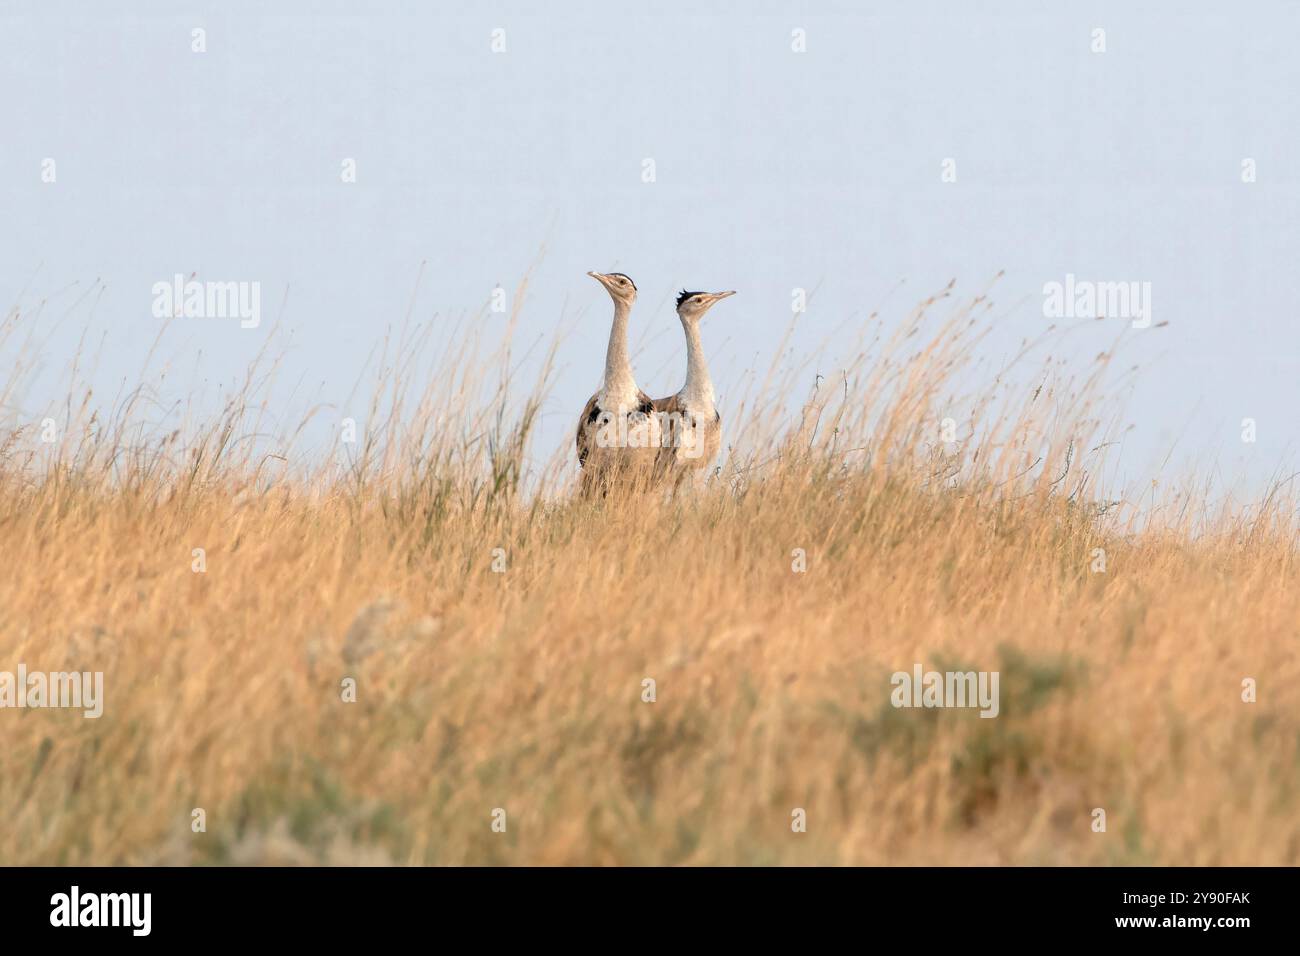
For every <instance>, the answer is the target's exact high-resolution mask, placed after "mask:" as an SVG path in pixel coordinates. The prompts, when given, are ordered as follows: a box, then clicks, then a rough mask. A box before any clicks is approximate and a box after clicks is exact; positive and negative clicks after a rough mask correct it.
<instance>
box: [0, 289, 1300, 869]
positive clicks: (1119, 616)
mask: <svg viewBox="0 0 1300 956" xmlns="http://www.w3.org/2000/svg"><path fill="white" fill-rule="evenodd" d="M949 301H951V300H950V299H948V298H947V295H946V294H945V295H944V296H940V297H937V299H936V300H931V301H929V302H927V303H923V305H922V306H921V307H920V308H918V310H917V311H916V312H915V313H914V314H913V315H912V316H910V317H909V318H908V319H907V320H906V321H905V322H903V323H902V324H901V325H900V327H899V328H898V329H897V330H893V332H892V333H891V334H889V335H886V336H883V337H877V338H872V337H871V336H870V335H868V336H867V337H866V340H865V341H864V344H863V349H862V351H861V354H860V355H859V356H858V357H857V358H856V359H855V360H854V361H852V362H850V363H848V368H847V369H846V370H845V372H844V374H843V376H842V377H840V378H836V379H834V380H828V379H822V380H819V381H818V382H817V383H816V385H815V387H814V388H813V389H812V390H811V392H810V393H809V398H808V400H807V401H806V402H805V403H802V404H803V408H802V412H801V414H795V415H794V416H793V421H787V419H786V418H785V417H784V416H782V414H780V411H779V409H780V408H781V407H782V401H783V400H784V401H785V403H786V404H788V398H786V397H787V396H788V395H790V394H791V388H792V384H791V383H792V382H797V381H803V382H805V383H806V382H807V380H809V379H811V375H808V374H806V371H805V370H803V369H795V370H792V371H790V372H789V373H788V377H786V378H782V376H781V375H778V374H776V373H775V372H774V373H773V374H772V375H771V376H769V378H768V380H767V381H765V382H763V383H761V384H760V385H759V386H758V387H757V391H756V394H754V395H753V396H746V397H745V400H744V402H743V404H742V405H741V406H740V407H739V408H738V410H736V411H733V412H732V413H731V414H730V416H729V419H728V421H727V422H726V428H727V432H728V435H727V438H726V439H725V442H724V448H725V447H726V445H728V444H730V445H731V446H732V451H731V453H730V455H728V456H726V457H725V459H724V461H723V462H722V463H721V465H722V467H721V471H720V473H719V474H718V475H717V476H716V478H715V479H714V480H713V481H712V482H711V483H710V484H709V486H708V487H707V488H705V489H703V490H701V491H699V492H697V493H693V494H689V495H684V496H680V497H678V498H676V499H673V500H669V499H664V498H661V497H660V496H656V495H649V496H643V497H639V498H636V499H633V500H616V499H611V500H609V501H605V502H600V501H582V500H578V499H576V498H575V497H574V496H573V495H572V493H571V492H572V485H573V474H572V472H573V465H572V462H571V461H567V460H566V455H571V450H569V449H562V450H561V451H560V452H558V453H557V456H556V457H555V459H553V460H552V461H551V462H550V463H549V464H548V465H547V466H546V467H536V466H531V465H530V464H529V463H530V462H531V460H532V459H530V458H529V457H528V452H527V449H528V446H529V436H530V431H531V429H532V427H533V421H534V419H535V416H536V414H537V409H538V408H539V407H540V403H541V401H542V397H543V396H544V394H545V392H546V388H547V385H546V380H545V378H543V380H542V381H541V382H540V383H538V385H537V386H536V387H535V388H531V389H529V390H528V391H527V393H526V394H525V395H524V396H523V397H522V398H521V399H518V400H515V399H514V398H513V397H512V393H511V391H510V389H509V387H508V386H509V385H510V381H509V380H510V378H511V372H510V370H511V369H512V368H513V367H514V366H512V364H511V362H512V359H511V357H510V353H509V348H508V346H505V347H503V348H502V350H501V351H498V352H489V354H487V355H486V356H485V357H482V358H480V357H479V352H478V351H477V350H476V347H475V346H473V345H472V344H471V345H466V346H465V347H462V348H457V349H448V350H447V351H448V353H449V354H452V353H454V355H453V358H452V359H448V360H447V362H446V364H442V365H437V364H435V365H433V366H432V367H430V368H423V367H422V366H421V364H420V363H421V362H422V356H423V355H424V354H425V352H424V350H423V347H422V346H421V345H420V344H419V342H416V341H414V340H412V339H408V340H406V341H402V342H398V343H396V345H395V347H394V348H393V349H391V351H392V353H393V354H394V355H395V356H396V357H397V360H395V361H394V362H393V363H392V365H391V367H390V366H384V368H385V369H387V371H388V377H387V378H386V380H385V384H384V386H383V388H382V389H381V397H380V398H379V399H378V400H377V404H376V405H375V407H374V408H373V409H372V413H371V416H370V418H369V419H368V421H370V422H377V423H381V424H380V425H376V426H372V427H371V428H369V429H367V428H366V427H365V425H364V423H363V425H362V426H361V432H362V433H361V436H360V438H359V441H358V445H357V446H355V447H353V448H349V449H347V450H346V452H347V455H348V456H349V457H348V459H347V463H346V464H345V465H339V464H338V463H337V462H338V459H337V457H335V458H334V459H333V463H331V462H330V461H325V462H323V463H319V464H317V465H308V464H305V462H306V461H307V460H308V458H309V457H310V456H307V455H306V454H305V453H304V454H301V455H300V454H299V453H298V452H297V451H295V444H294V435H293V434H291V435H289V436H287V437H285V436H280V437H278V438H276V439H275V440H274V443H275V448H274V449H273V451H274V452H275V454H276V455H278V456H279V457H276V458H267V457H266V449H265V448H263V447H261V446H259V445H258V444H257V443H256V442H253V441H251V440H242V439H243V438H244V436H247V435H253V434H257V433H259V432H260V431H261V429H260V428H259V419H260V418H261V417H262V415H263V414H265V412H266V408H265V405H264V404H259V403H258V401H257V400H256V399H254V398H253V397H252V396H253V395H254V394H255V392H256V390H257V388H258V387H260V384H259V383H261V382H262V379H261V378H259V375H258V374H250V386H249V388H248V389H246V390H245V392H244V393H243V394H241V395H239V396H237V397H236V398H234V399H232V400H231V404H230V405H229V406H228V407H227V408H226V411H225V413H224V414H223V415H222V416H221V417H220V419H219V420H218V421H216V422H215V423H214V424H212V425H211V426H210V427H206V428H193V429H182V430H181V431H180V432H179V433H175V434H173V433H172V432H171V431H168V430H167V429H161V430H157V429H155V430H153V431H151V428H150V426H149V425H147V424H146V422H148V421H149V420H150V415H149V414H146V413H144V412H143V411H142V409H144V408H145V407H146V406H147V405H148V402H146V401H144V400H143V399H142V398H141V396H143V395H146V394H147V392H143V391H142V392H137V393H133V395H132V396H129V397H128V398H127V399H125V400H124V401H123V402H121V403H119V405H118V406H117V408H116V409H115V410H114V412H113V413H112V414H111V415H109V416H107V417H106V418H105V419H104V420H103V421H101V420H100V418H99V417H98V416H94V415H93V413H92V412H90V411H89V409H90V408H91V407H92V404H93V403H91V402H89V401H83V402H81V403H79V404H78V405H77V406H76V408H77V409H80V411H75V410H74V411H68V410H67V409H65V414H63V415H62V416H61V417H60V418H59V421H60V436H61V437H60V440H59V442H58V443H57V445H54V446H50V445H42V444H40V443H39V441H38V440H37V438H36V436H35V434H34V430H35V428H36V427H37V426H36V425H35V424H32V423H31V422H26V423H22V422H14V423H12V424H11V426H9V427H6V428H5V429H3V430H0V545H2V546H0V568H2V569H3V571H2V573H0V609H2V611H0V670H11V671H12V670H14V669H16V667H17V665H18V664H19V663H20V662H22V663H25V664H26V665H27V666H28V668H30V669H37V668H41V669H47V670H49V669H52V670H83V669H84V670H102V671H103V672H104V675H105V698H106V699H105V713H104V716H103V717H102V718H100V719H98V720H94V719H84V718H83V717H81V715H80V713H79V712H75V713H74V712H69V711H60V710H21V711H20V710H0V732H3V735H4V742H5V746H4V747H3V748H2V749H0V819H3V820H4V826H3V827H0V863H5V864H41V863H44V864H87V863H91V864H149V863H163V864H184V863H273V862H304V863H340V864H348V863H373V862H392V863H398V864H467V863H468V864H773V863H786V864H814V863H830V864H1067V863H1078V864H1143V863H1152V864H1295V863H1297V862H1300V814H1297V813H1296V811H1295V807H1296V805H1297V798H1298V797H1300V690H1298V688H1300V662H1298V661H1297V655H1296V652H1295V648H1296V636H1297V629H1298V627H1300V624H1298V622H1300V599H1297V591H1296V583H1297V562H1296V558H1297V537H1296V527H1295V522H1294V516H1295V513H1296V512H1295V504H1294V498H1292V497H1289V496H1287V495H1285V494H1284V493H1283V492H1284V491H1285V489H1284V488H1283V489H1280V490H1278V491H1277V492H1276V493H1274V494H1273V495H1271V496H1270V498H1269V499H1268V500H1267V501H1266V502H1264V503H1262V504H1261V505H1260V506H1258V507H1256V508H1253V509H1250V510H1249V511H1236V512H1234V511H1229V510H1220V511H1211V510H1210V509H1209V508H1208V506H1206V505H1205V503H1204V502H1203V501H1199V500H1197V499H1195V497H1194V496H1183V497H1180V496H1177V495H1170V496H1168V497H1166V498H1164V499H1163V500H1162V501H1161V502H1159V503H1158V504H1157V506H1154V507H1147V508H1145V509H1144V510H1143V511H1142V512H1140V513H1139V512H1137V511H1135V510H1134V509H1133V508H1131V507H1125V506H1123V505H1115V504H1113V503H1110V499H1109V498H1104V497H1103V495H1102V491H1103V489H1101V488H1100V487H1099V480H1098V478H1097V476H1098V475H1100V474H1101V473H1102V471H1103V470H1104V461H1103V459H1104V456H1105V454H1106V448H1105V447H1104V446H1105V442H1104V441H1103V440H1102V439H1103V438H1104V437H1105V435H1104V434H1100V433H1099V429H1100V432H1105V431H1106V428H1105V427H1103V426H1105V425H1106V423H1107V422H1108V421H1109V416H1108V414H1102V413H1101V411H1100V409H1099V407H1098V405H1097V403H1096V402H1095V401H1093V400H1092V399H1091V398H1090V396H1092V395H1094V394H1095V391H1096V390H1095V387H1094V385H1095V382H1096V381H1097V380H1098V378H1097V376H1098V375H1099V374H1100V370H1101V368H1103V367H1104V366H1105V364H1106V362H1107V361H1108V360H1109V355H1107V356H1103V357H1102V358H1101V360H1100V361H1099V363H1098V366H1099V367H1098V369H1097V370H1091V371H1089V372H1088V373H1087V374H1086V375H1085V377H1084V378H1083V380H1082V381H1081V383H1080V384H1078V385H1077V386H1075V385H1073V384H1071V383H1070V382H1063V381H1061V380H1060V378H1059V376H1058V374H1057V371H1054V370H1059V365H1057V364H1055V363H1049V364H1048V365H1046V366H1044V375H1042V376H1040V375H1034V376H1031V377H1029V382H1028V385H1027V386H1026V387H1025V388H1024V389H1023V390H1018V389H1014V388H1010V387H1009V386H1007V385H1006V377H1005V376H1002V375H996V376H993V381H994V384H993V385H992V386H990V388H989V389H988V390H987V391H985V392H982V393H979V394H972V395H966V396H964V397H963V396H960V395H954V394H952V387H953V382H954V381H955V380H956V375H957V371H958V370H959V369H960V368H961V367H962V365H963V363H964V362H966V356H968V355H970V354H972V353H971V345H972V343H974V342H976V341H978V338H979V335H980V334H981V332H980V330H981V329H982V328H983V325H982V321H983V320H982V319H981V318H980V317H981V316H983V315H985V314H987V313H986V312H985V309H986V303H984V301H983V299H982V298H977V299H975V300H972V301H970V302H967V303H963V304H961V305H959V306H957V307H956V308H955V309H954V310H953V311H952V312H951V313H950V314H949V315H948V316H947V318H946V319H945V320H944V321H942V323H941V324H940V325H939V326H938V328H937V329H935V330H933V331H931V332H929V333H926V332H925V328H926V326H925V321H926V317H927V316H928V315H930V314H931V313H932V312H933V311H934V309H935V308H937V307H939V306H945V305H946V304H947V303H948V302H949ZM19 321H20V319H19V317H18V316H17V315H16V314H14V315H11V316H10V318H9V320H8V323H7V325H8V326H9V330H8V331H9V332H10V333H12V329H13V327H14V326H15V325H16V324H17V323H19ZM876 326H877V320H873V322H872V324H871V328H875V327H876ZM927 336H928V337H927ZM416 338H418V336H416ZM465 338H467V339H471V340H472V339H473V338H474V336H473V335H469V334H468V333H467V334H466V336H465ZM3 341H4V335H3V334H0V344H2V343H3ZM467 356H471V358H467ZM490 369H499V370H501V374H500V375H499V376H498V377H497V378H495V379H493V378H492V377H491V376H488V375H486V374H485V373H486V371H487V370H490ZM968 370H969V369H968ZM411 382H421V383H425V382H427V383H428V384H427V387H422V388H421V389H419V390H418V391H417V392H416V393H415V394H411V395H408V388H407V385H408V384H409V383H411ZM492 382H494V383H495V384H489V383H492ZM9 391H12V389H10V390H9ZM572 404H573V406H574V408H573V414H574V415H575V416H576V415H577V412H578V409H579V407H580V405H581V398H577V399H576V400H575V401H574V402H573V403H572ZM797 404H798V403H797ZM69 407H70V408H71V406H69ZM949 408H951V409H961V411H960V413H959V415H958V420H959V421H960V422H961V426H960V429H959V431H960V435H959V438H958V441H957V442H955V443H948V444H944V443H941V442H937V441H936V440H935V438H934V435H935V428H936V427H937V423H938V420H939V418H940V417H942V415H943V414H944V410H945V409H949ZM285 459H287V461H285ZM295 466H298V467H296V468H295ZM530 483H531V485H532V486H531V487H530V486H529V485H530ZM1146 504H1147V505H1150V504H1151V503H1150V502H1149V501H1148V502H1146ZM195 548H202V549H204V551H205V560H206V571H205V572H203V573H196V572H195V571H194V570H192V565H193V562H194V560H195V559H194V557H193V549H195ZM494 549H501V550H500V551H499V552H496V551H494ZM795 549H803V550H804V552H805V553H806V565H807V570H806V571H805V572H803V573H797V572H796V571H794V570H792V564H793V562H794V560H795V558H794V555H793V552H794V551H795ZM1096 549H1104V552H1105V564H1106V569H1105V571H1104V572H1094V571H1093V570H1092V568H1093V567H1094V563H1095V561H1096V560H1097V557H1096ZM502 554H504V560H505V562H506V566H505V570H504V571H499V570H494V567H493V565H494V561H496V562H497V567H498V568H500V561H501V555H502ZM917 662H919V663H921V664H923V665H924V666H925V667H926V668H938V669H950V668H951V669H968V668H969V669H978V670H997V671H999V672H1000V674H1001V714H1000V716H999V717H997V718H996V719H992V720H988V719H980V718H979V717H978V715H977V713H976V712H974V711H971V710H962V711H958V710H948V711H937V710H896V709H894V708H893V707H891V706H890V704H889V694H890V689H891V688H890V684H889V678H890V675H891V673H892V672H894V671H897V670H905V671H910V670H911V668H912V666H913V664H914V663H917ZM348 677H351V678H354V679H355V681H356V685H357V694H356V696H357V699H356V702H355V703H349V702H345V701H344V700H343V699H342V693H341V682H342V681H343V680H344V678H348ZM1247 677H1252V678H1255V679H1256V680H1257V681H1258V687H1259V691H1258V695H1259V696H1258V701H1257V702H1256V703H1245V702H1243V701H1242V699H1241V682H1242V680H1243V678H1247ZM646 679H653V680H654V681H655V682H656V697H657V699H656V700H655V701H654V702H653V703H649V702H645V701H643V700H642V694H643V681H644V680H646ZM1098 807H1100V808H1104V809H1105V810H1106V813H1107V829H1106V832H1104V833H1097V832H1094V831H1093V829H1092V823H1093V816H1092V811H1093V809H1094V808H1098ZM194 808H203V809H204V811H205V812H206V818H207V829H206V832H203V833H195V832H192V829H191V811H192V810H193V809H194ZM496 808H502V809H504V810H505V811H506V823H507V825H506V830H505V832H504V833H498V832H494V831H493V829H492V821H493V816H492V815H493V811H494V809H496ZM795 808H803V809H804V810H805V811H806V813H807V821H808V822H807V832H806V833H796V832H792V829H791V813H792V810H794V809H795Z"/></svg>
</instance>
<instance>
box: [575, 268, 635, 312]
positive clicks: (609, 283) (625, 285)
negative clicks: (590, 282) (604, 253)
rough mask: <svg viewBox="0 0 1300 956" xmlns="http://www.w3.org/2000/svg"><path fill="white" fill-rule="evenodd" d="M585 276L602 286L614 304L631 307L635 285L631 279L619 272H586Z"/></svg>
mask: <svg viewBox="0 0 1300 956" xmlns="http://www.w3.org/2000/svg"><path fill="white" fill-rule="evenodd" d="M587 275H589V276H591V277H592V278H593V279H595V280H596V281H597V282H599V283H600V284H601V285H603V286H604V287H605V291H606V292H608V293H609V296H610V298H611V299H613V300H614V301H615V302H622V303H625V304H627V305H631V304H632V303H633V302H634V301H635V300H636V283H635V282H633V281H632V279H631V277H629V276H625V275H624V274H623V273H621V272H588V273H587Z"/></svg>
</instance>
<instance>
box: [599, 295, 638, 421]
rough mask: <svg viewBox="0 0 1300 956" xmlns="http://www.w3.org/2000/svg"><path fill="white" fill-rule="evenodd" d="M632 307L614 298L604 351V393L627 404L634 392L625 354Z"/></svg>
mask: <svg viewBox="0 0 1300 956" xmlns="http://www.w3.org/2000/svg"><path fill="white" fill-rule="evenodd" d="M631 312H632V307H631V306H630V305H629V304H628V303H626V302H621V301H619V300H617V299H615V300H614V326H613V328H611V329H610V330H609V350H608V351H607V352H606V353H605V394H606V396H608V397H610V398H612V399H614V400H615V401H616V402H617V403H618V404H628V403H630V402H631V400H632V397H633V396H634V395H635V394H636V380H635V379H634V378H633V377H632V362H631V360H630V359H629V358H628V355H627V320H628V316H629V315H630V314H631Z"/></svg>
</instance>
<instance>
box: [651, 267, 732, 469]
mask: <svg viewBox="0 0 1300 956" xmlns="http://www.w3.org/2000/svg"><path fill="white" fill-rule="evenodd" d="M735 294H736V293H735V292H734V291H732V292H687V291H685V290H683V291H682V294H681V295H679V296H678V297H677V317H678V318H679V319H681V322H682V330H683V331H684V332H685V333H686V384H685V385H683V386H682V390H681V391H680V392H678V393H677V394H676V395H670V396H668V397H667V398H660V399H656V400H655V402H654V409H655V412H656V415H657V416H658V418H659V421H660V427H661V429H662V438H661V444H662V447H661V448H660V450H659V458H658V462H657V470H658V473H659V475H660V476H661V477H664V478H667V480H669V481H670V482H672V484H673V485H674V486H675V485H677V484H679V483H680V482H681V481H682V480H684V479H686V478H689V477H690V476H691V475H692V474H699V473H700V472H699V471H697V469H702V468H705V467H707V466H708V464H709V463H710V462H711V461H713V459H714V458H715V457H716V456H717V454H718V449H719V447H721V444H722V416H721V415H720V414H718V407H717V405H716V404H715V396H714V393H713V380H712V379H710V378H709V363H708V362H707V361H706V360H705V358H704V344H703V342H701V341H700V320H701V319H703V318H704V314H705V313H706V312H708V311H709V309H711V308H713V306H714V305H715V304H716V303H718V302H720V301H722V300H723V299H725V298H727V297H728V296H732V295H735Z"/></svg>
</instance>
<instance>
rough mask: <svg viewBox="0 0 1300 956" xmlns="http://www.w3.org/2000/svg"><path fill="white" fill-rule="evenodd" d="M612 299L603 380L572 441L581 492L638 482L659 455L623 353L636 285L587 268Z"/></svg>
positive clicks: (655, 424)
mask: <svg viewBox="0 0 1300 956" xmlns="http://www.w3.org/2000/svg"><path fill="white" fill-rule="evenodd" d="M587 275H589V276H591V277H592V278H593V279H595V280H596V281H597V282H599V283H600V284H601V285H603V286H604V287H605V291H607V292H608V293H609V297H610V298H611V299H613V300H614V324H613V327H612V328H611V329H610V332H609V348H608V350H607V351H606V353H605V378H604V381H602V382H601V386H600V391H598V392H597V393H596V394H595V395H593V396H591V400H590V401H589V402H587V407H586V408H584V409H583V410H582V417H581V418H580V419H579V420H578V433H577V436H576V438H575V443H576V445H577V448H578V465H579V466H580V467H581V468H582V488H583V491H585V492H591V491H597V492H599V493H600V494H602V495H603V494H605V493H607V492H608V491H609V488H610V487H611V485H613V484H616V483H618V484H624V483H629V484H633V485H636V484H644V483H645V482H647V481H648V479H649V478H650V477H651V475H652V474H653V471H654V468H655V463H656V457H657V455H658V453H659V444H660V438H659V420H658V419H657V418H656V417H655V416H654V415H653V414H652V413H653V411H654V406H653V404H652V403H651V401H650V396H648V395H646V393H645V392H643V391H641V389H639V388H637V384H636V379H635V378H634V377H633V375H632V362H631V360H630V359H629V358H628V354H627V321H628V316H629V315H630V314H631V312H632V304H633V303H634V302H635V301H636V283H635V282H633V281H632V280H631V279H630V278H629V277H628V276H626V275H624V274H623V273H621V272H610V273H601V272H588V273H587Z"/></svg>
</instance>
